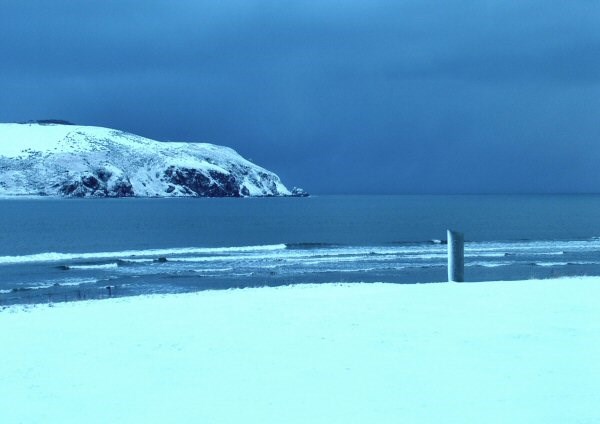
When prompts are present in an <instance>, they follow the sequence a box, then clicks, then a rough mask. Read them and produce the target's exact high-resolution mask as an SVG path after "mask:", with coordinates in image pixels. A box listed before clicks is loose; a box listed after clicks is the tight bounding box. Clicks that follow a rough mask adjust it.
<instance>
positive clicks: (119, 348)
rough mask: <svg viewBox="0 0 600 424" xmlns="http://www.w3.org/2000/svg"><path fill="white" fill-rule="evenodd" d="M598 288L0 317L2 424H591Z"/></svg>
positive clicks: (597, 382)
mask: <svg viewBox="0 0 600 424" xmlns="http://www.w3.org/2000/svg"><path fill="white" fill-rule="evenodd" d="M599 299H600V278H597V277H587V278H565V279H557V280H528V281H517V282H494V283H476V284H425V285H423V284H418V285H393V284H344V285H341V284H325V285H298V286H289V287H279V288H259V289H244V290H227V291H205V292H199V293H193V294H174V295H164V296H162V295H161V296H140V297H129V298H119V299H109V300H103V301H86V302H74V303H61V304H55V305H52V306H51V307H50V306H48V305H38V306H35V307H23V306H11V307H4V308H3V309H2V310H1V311H0V332H1V334H2V359H3V360H2V361H1V362H0V376H1V378H2V383H1V384H0V421H1V422H3V423H18V422H23V423H35V422H40V423H54V422H60V423H69V422H73V423H75V422H90V423H92V422H93V423H96V422H97V423H107V422H110V423H132V422H145V423H147V422H206V423H229V422H231V423H398V422H403V423H441V422H443V423H475V422H477V423H480V422H485V423H509V422H510V423H596V422H600V408H599V407H598V405H599V404H600V362H599V361H598V358H600V307H599V306H600V300H599Z"/></svg>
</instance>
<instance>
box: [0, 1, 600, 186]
mask: <svg viewBox="0 0 600 424" xmlns="http://www.w3.org/2000/svg"><path fill="white" fill-rule="evenodd" d="M599 22H600V0H571V1H564V0H560V1H558V0H445V1H431V0H368V1H367V0H361V1H358V0H357V1H352V0H346V1H341V0H315V1H308V0H298V1H293V0H291V1H283V0H229V1H226V0H221V1H219V0H210V1H208V0H178V1H167V0H144V1H140V0H52V1H49V0H0V122H19V121H27V120H32V119H47V118H54V119H65V120H69V121H72V122H75V123H77V124H82V125H98V126H105V127H111V128H118V129H121V130H125V131H129V132H132V133H135V134H139V135H143V136H146V137H149V138H153V139H157V140H163V141H201V142H209V143H214V144H220V145H226V146H229V147H232V148H234V149H236V150H237V151H238V152H239V153H240V154H242V155H243V156H245V157H246V158H249V159H250V160H252V161H254V162H255V163H257V164H259V165H261V166H263V167H265V168H267V169H269V170H272V171H274V172H276V173H277V174H278V175H279V176H280V177H281V178H282V180H283V182H284V183H285V184H286V185H288V186H289V187H292V186H300V187H303V188H304V189H306V190H307V191H309V192H311V193H314V194H402V193H582V192H593V193H598V192H600V24H599Z"/></svg>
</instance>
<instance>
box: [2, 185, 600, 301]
mask: <svg viewBox="0 0 600 424" xmlns="http://www.w3.org/2000/svg"><path fill="white" fill-rule="evenodd" d="M0 228H1V231H0V305H2V304H13V303H38V302H57V301H65V300H78V299H90V298H103V297H108V296H127V295H136V294H144V293H173V292H188V291H198V290H207V289H228V288H240V287H257V286H278V285H286V284H299V283H324V282H375V281H384V282H392V283H427V282H439V281H445V280H446V279H447V269H446V264H447V256H446V248H447V246H446V245H445V244H444V242H445V239H446V230H447V229H449V228H451V229H455V230H458V231H461V232H463V233H464V234H465V240H466V244H465V265H466V268H465V274H466V280H467V281H468V282H469V281H485V280H499V279H503V280H520V279H529V278H548V277H559V276H576V275H600V196H596V195H561V196H558V195H557V196H554V195H540V196H525V195H519V196H495V195H494V196H492V195H485V196H475V195H472V196H312V197H309V198H245V199H64V200H56V199H9V200H0Z"/></svg>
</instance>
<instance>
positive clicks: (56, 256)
mask: <svg viewBox="0 0 600 424" xmlns="http://www.w3.org/2000/svg"><path fill="white" fill-rule="evenodd" d="M285 248H286V245H285V244H272V245H261V246H240V247H183V248H172V249H146V250H123V251H118V252H92V253H61V252H45V253H35V254H32V255H21V256H0V264H1V265H10V264H24V263H38V262H59V261H70V260H77V259H122V258H127V259H128V260H131V259H130V258H131V257H136V256H149V257H153V258H159V257H166V256H169V255H189V254H200V255H202V254H203V255H212V254H220V253H237V252H265V251H269V252H272V251H277V250H285Z"/></svg>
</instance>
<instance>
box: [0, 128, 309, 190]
mask: <svg viewBox="0 0 600 424" xmlns="http://www.w3.org/2000/svg"><path fill="white" fill-rule="evenodd" d="M297 194H300V193H297ZM18 195H21V196H22V195H26V196H38V195H39V196H72V197H85V196H97V197H130V196H140V197H147V196H166V197H172V196H207V197H208V196H210V197H239V196H289V195H292V192H290V191H289V190H288V189H287V188H286V187H285V186H284V185H283V183H282V182H281V180H280V179H279V177H278V176H277V175H275V174H274V173H272V172H270V171H267V170H266V169H263V168H261V167H259V166H257V165H255V164H253V163H251V162H249V161H247V160H246V159H244V158H243V157H241V156H240V155H239V154H238V153H236V152H235V151H234V150H232V149H229V148H227V147H221V146H215V145H212V144H205V143H171V142H169V143H167V142H159V141H154V140H150V139H147V138H143V137H139V136H136V135H133V134H129V133H125V132H122V131H117V130H113V129H109V128H100V127H90V126H79V125H58V124H38V123H33V124H0V196H18Z"/></svg>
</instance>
